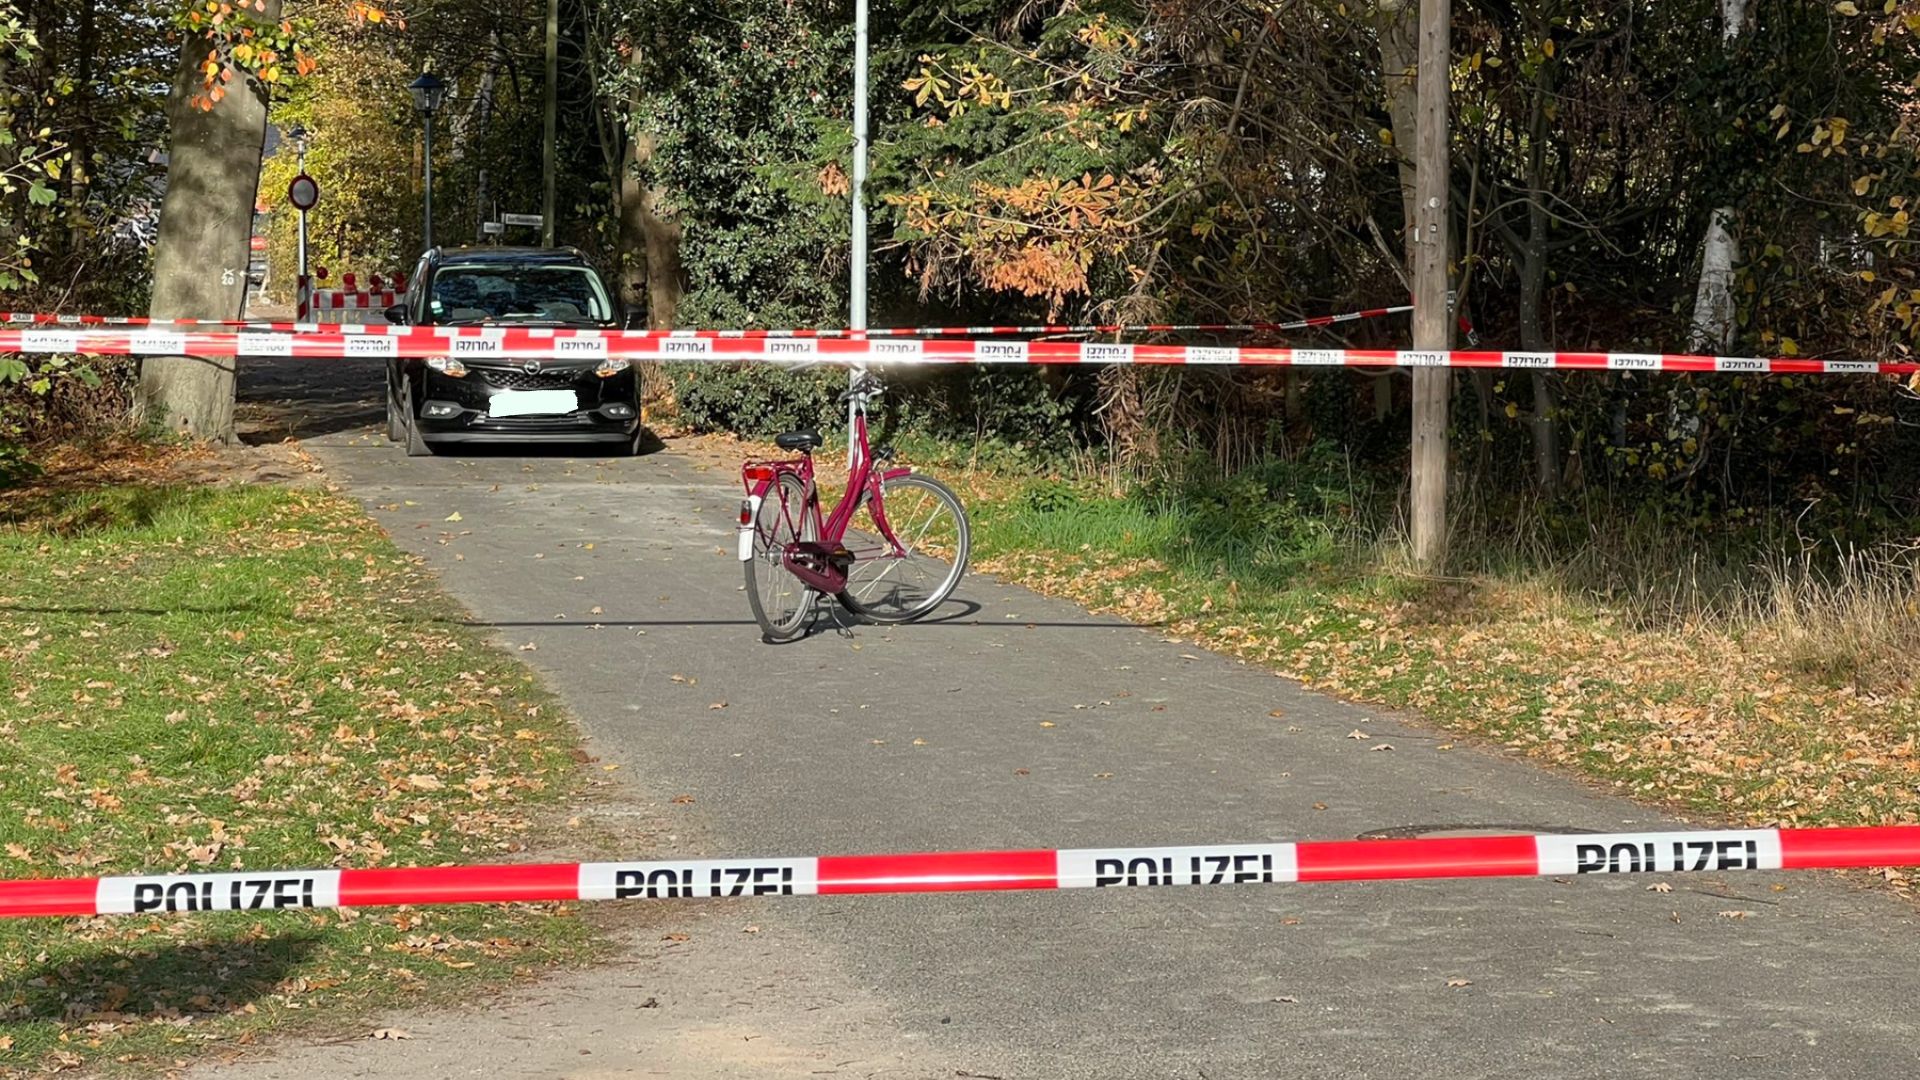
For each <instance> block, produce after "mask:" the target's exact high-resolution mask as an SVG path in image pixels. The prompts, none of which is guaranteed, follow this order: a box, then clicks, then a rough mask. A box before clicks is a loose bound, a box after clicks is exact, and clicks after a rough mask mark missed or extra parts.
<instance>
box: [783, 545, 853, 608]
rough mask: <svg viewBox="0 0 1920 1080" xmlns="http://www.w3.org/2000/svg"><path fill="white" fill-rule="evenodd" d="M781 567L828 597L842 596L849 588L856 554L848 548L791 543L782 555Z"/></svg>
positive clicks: (844, 546) (843, 546)
mask: <svg viewBox="0 0 1920 1080" xmlns="http://www.w3.org/2000/svg"><path fill="white" fill-rule="evenodd" d="M780 565H782V566H784V567H786V568H787V569H788V570H790V571H792V572H793V576H794V577H797V578H799V579H800V580H801V581H803V582H805V583H806V584H807V585H808V586H809V587H811V588H814V589H817V590H819V591H820V592H823V593H825V594H827V595H828V596H838V595H840V593H841V592H843V591H844V590H845V589H846V587H847V570H848V569H849V568H851V567H852V566H853V552H851V551H848V550H847V548H846V545H844V544H842V545H838V546H835V547H828V546H827V545H825V544H822V543H818V542H816V541H812V540H801V541H798V542H796V543H792V544H788V545H787V550H786V551H784V552H782V553H781V555H780Z"/></svg>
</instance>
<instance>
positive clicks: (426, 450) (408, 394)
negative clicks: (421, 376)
mask: <svg viewBox="0 0 1920 1080" xmlns="http://www.w3.org/2000/svg"><path fill="white" fill-rule="evenodd" d="M400 396H401V398H402V400H404V401H406V403H407V456H408V457H432V456H433V446H432V444H430V443H428V442H427V439H426V436H424V435H422V434H421V433H420V417H419V416H418V415H417V414H416V413H415V412H414V411H413V378H412V377H411V376H405V377H402V378H401V380H400Z"/></svg>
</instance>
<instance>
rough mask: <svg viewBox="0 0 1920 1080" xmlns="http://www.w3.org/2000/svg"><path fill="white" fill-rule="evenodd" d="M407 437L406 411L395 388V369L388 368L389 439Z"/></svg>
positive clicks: (390, 440) (395, 439) (394, 439)
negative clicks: (402, 407) (402, 408)
mask: <svg viewBox="0 0 1920 1080" xmlns="http://www.w3.org/2000/svg"><path fill="white" fill-rule="evenodd" d="M406 437H407V419H406V413H405V412H403V411H402V410H401V407H400V395H399V394H398V393H397V392H396V391H395V390H394V385H393V369H392V368H388V369H387V441H388V442H399V441H400V440H401V439H404V438H406Z"/></svg>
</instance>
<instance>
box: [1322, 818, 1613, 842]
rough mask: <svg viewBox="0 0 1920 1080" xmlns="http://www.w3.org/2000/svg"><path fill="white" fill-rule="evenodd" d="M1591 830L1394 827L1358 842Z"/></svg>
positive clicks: (1461, 825) (1366, 834)
mask: <svg viewBox="0 0 1920 1080" xmlns="http://www.w3.org/2000/svg"><path fill="white" fill-rule="evenodd" d="M1593 831H1594V830H1592V829H1573V828H1569V827H1567V826H1565V825H1540V824H1531V825H1507V824H1499V825H1477V824H1470V823H1461V822H1455V823H1452V824H1447V825H1396V826H1394V827H1393V828H1390V829H1373V830H1370V831H1368V832H1363V833H1361V834H1360V835H1359V836H1358V837H1357V838H1356V839H1360V840H1430V839H1436V838H1439V837H1445V836H1526V835H1530V834H1533V833H1591V832H1593Z"/></svg>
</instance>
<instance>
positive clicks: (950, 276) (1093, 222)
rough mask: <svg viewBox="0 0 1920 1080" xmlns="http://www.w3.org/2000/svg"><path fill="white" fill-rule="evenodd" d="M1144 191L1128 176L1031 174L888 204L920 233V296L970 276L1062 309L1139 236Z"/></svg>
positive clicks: (987, 285) (916, 255)
mask: <svg viewBox="0 0 1920 1080" xmlns="http://www.w3.org/2000/svg"><path fill="white" fill-rule="evenodd" d="M1144 194H1145V189H1144V188H1143V186H1142V185H1141V184H1139V183H1138V182H1136V181H1134V180H1133V179H1131V178H1116V177H1114V176H1112V175H1111V174H1109V175H1103V176H1100V177H1098V178H1096V177H1094V176H1092V175H1091V174H1087V175H1083V176H1081V177H1079V178H1078V179H1077V180H1062V179H1060V178H1058V177H1047V176H1037V177H1033V178H1031V179H1028V180H1025V181H1023V182H1021V183H1018V184H1011V185H1001V184H990V183H986V182H975V183H973V184H971V185H970V186H968V187H967V188H966V189H965V190H964V191H943V190H937V189H933V188H922V189H920V190H918V191H915V192H913V193H911V194H908V195H903V196H890V197H889V199H888V201H889V202H890V203H892V204H893V205H895V206H898V207H900V208H901V210H902V211H903V214H904V217H905V221H906V225H907V227H908V228H909V229H910V230H911V231H913V232H914V233H917V234H920V237H921V238H922V239H919V240H917V241H916V242H915V244H914V258H915V261H916V263H917V265H918V268H919V271H920V279H921V287H922V290H923V292H924V291H932V290H933V289H935V288H938V287H942V286H946V285H952V284H957V283H958V278H959V276H960V275H961V274H963V273H964V274H968V275H970V276H971V278H972V280H973V281H974V282H975V283H977V284H979V285H980V286H982V287H985V288H987V289H990V290H992V291H995V292H1010V293H1018V294H1020V295H1022V296H1031V297H1045V298H1046V299H1047V300H1048V301H1049V302H1050V303H1052V304H1055V305H1057V304H1059V303H1060V302H1061V301H1062V300H1064V299H1065V298H1066V297H1067V296H1068V295H1070V294H1073V293H1085V292H1087V291H1089V280H1088V275H1089V274H1090V272H1091V271H1092V269H1093V267H1094V265H1095V263H1096V261H1097V260H1099V259H1100V258H1102V257H1110V256H1114V255H1118V254H1120V253H1121V252H1122V251H1123V250H1125V249H1126V247H1127V246H1128V245H1129V244H1130V243H1132V242H1133V241H1135V240H1137V239H1138V235H1137V229H1138V220H1139V218H1140V216H1141V215H1140V214H1139V212H1138V211H1139V206H1140V203H1141V201H1142V197H1143V195H1144Z"/></svg>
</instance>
